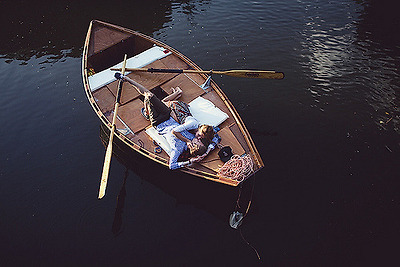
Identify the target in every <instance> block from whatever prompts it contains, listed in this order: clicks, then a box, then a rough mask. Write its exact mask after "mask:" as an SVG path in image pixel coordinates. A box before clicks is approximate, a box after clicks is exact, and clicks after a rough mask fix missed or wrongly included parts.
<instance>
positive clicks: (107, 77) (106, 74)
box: [89, 46, 171, 92]
mask: <svg viewBox="0 0 400 267" xmlns="http://www.w3.org/2000/svg"><path fill="white" fill-rule="evenodd" d="M170 54H171V52H169V51H168V50H166V49H165V48H162V47H159V46H153V47H152V48H150V49H147V50H146V51H144V52H142V53H140V54H138V55H136V56H134V57H131V58H129V59H127V61H126V67H127V68H142V67H144V66H146V65H148V64H150V63H152V62H154V61H156V60H158V59H162V58H164V57H166V56H168V55H170ZM122 64H123V62H120V63H118V64H116V65H115V66H112V67H111V68H122ZM111 68H108V69H106V70H103V71H100V72H98V73H95V74H93V75H91V76H89V85H90V89H91V90H92V92H93V91H95V90H97V89H99V88H101V87H103V86H105V85H107V84H109V83H111V82H113V81H115V80H116V79H115V77H114V74H115V71H112V70H110V69H111ZM129 73H130V72H125V74H129Z"/></svg>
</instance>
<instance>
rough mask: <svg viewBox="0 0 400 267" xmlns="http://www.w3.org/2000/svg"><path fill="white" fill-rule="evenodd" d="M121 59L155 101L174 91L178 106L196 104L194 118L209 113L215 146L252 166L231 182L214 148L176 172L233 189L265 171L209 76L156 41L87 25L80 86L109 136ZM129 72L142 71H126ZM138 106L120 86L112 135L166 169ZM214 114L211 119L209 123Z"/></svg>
mask: <svg viewBox="0 0 400 267" xmlns="http://www.w3.org/2000/svg"><path fill="white" fill-rule="evenodd" d="M125 54H126V55H127V58H128V60H127V61H126V70H127V71H126V72H125V75H127V76H128V77H130V78H131V79H132V80H134V81H136V82H138V83H140V84H142V85H143V86H145V87H146V88H148V89H150V90H151V91H152V92H154V93H155V94H156V95H157V96H158V97H159V98H163V97H164V96H166V95H168V94H171V93H172V89H171V88H175V87H177V86H179V87H180V88H181V89H182V91H183V92H182V96H181V98H180V100H182V101H184V102H186V103H191V104H190V106H191V107H192V105H193V106H196V103H198V105H199V107H197V108H198V110H196V112H200V115H199V116H203V115H204V114H203V115H202V113H201V112H203V113H204V112H205V113H207V112H208V115H207V114H205V117H206V118H205V121H203V123H206V122H208V121H207V120H211V121H212V122H210V123H207V124H212V123H213V124H216V125H214V126H217V127H218V128H219V129H220V130H219V131H218V135H219V136H220V137H221V142H220V144H221V145H222V146H229V147H230V148H231V149H232V152H233V154H235V155H239V156H241V158H244V157H246V158H247V159H250V162H251V165H252V166H251V172H248V173H246V174H244V176H243V177H241V178H240V179H237V178H233V179H232V177H230V176H226V175H225V174H222V173H221V167H222V166H223V165H224V162H222V161H221V160H220V157H219V156H218V152H219V150H220V149H219V148H216V149H214V150H213V151H212V152H210V154H209V155H208V156H207V157H206V158H205V159H203V160H202V161H201V162H199V163H195V164H193V165H191V166H188V167H184V168H181V169H179V170H181V171H183V172H185V173H189V174H191V175H194V176H198V177H201V178H204V179H208V180H211V181H214V182H218V183H223V184H227V185H231V186H237V185H238V184H240V183H241V182H243V181H244V180H246V179H247V178H248V177H250V176H251V175H252V174H253V173H255V172H257V171H259V170H260V169H261V168H263V167H264V163H263V161H262V159H261V157H260V155H259V153H258V151H257V149H256V147H255V144H254V142H253V140H252V139H251V137H250V134H249V132H248V130H247V129H246V127H245V125H244V123H243V121H242V119H241V118H240V116H239V114H238V112H237V111H236V109H235V108H234V106H233V105H232V103H231V102H230V101H229V100H228V98H227V97H226V95H225V94H224V92H223V91H222V90H221V89H220V88H219V87H218V85H217V84H216V83H215V82H214V81H212V80H211V79H208V77H209V76H208V75H207V74H208V73H202V72H200V71H201V69H200V67H198V66H197V65H196V64H195V63H193V62H192V61H191V60H190V59H188V58H187V57H186V56H184V55H182V54H181V53H179V52H178V51H176V50H175V49H173V48H172V47H170V46H168V45H166V44H163V43H162V42H160V41H157V40H155V39H153V38H151V37H148V36H146V35H143V34H141V33H138V32H136V31H133V30H129V29H126V28H123V27H119V26H115V25H112V24H108V23H104V22H100V21H96V20H95V21H92V22H91V23H90V25H89V30H88V33H87V36H86V41H85V45H84V50H83V58H82V76H83V84H84V88H85V92H86V95H87V97H88V99H89V102H90V104H91V106H92V108H93V109H94V111H95V113H96V114H97V116H98V117H99V118H100V120H101V122H102V123H103V124H104V125H105V126H106V127H107V128H108V129H109V130H110V131H112V130H113V118H114V105H115V103H116V96H117V90H118V83H119V81H117V80H116V79H115V78H114V73H115V71H112V70H111V69H114V68H116V69H118V68H121V66H122V60H123V59H124V55H125ZM132 68H145V70H144V71H143V69H142V71H132V70H131V71H129V70H130V69H132ZM148 69H152V70H154V69H156V70H160V69H162V70H163V69H179V70H188V72H186V71H173V72H171V73H168V72H159V73H152V72H149V71H148ZM207 80H208V81H209V82H210V83H209V84H208V85H209V87H207V86H202V85H203V84H206V85H207V83H206V81H207ZM142 101H143V98H142V97H141V96H140V95H139V93H138V92H137V90H135V88H134V87H132V86H131V85H130V84H128V83H124V85H123V89H122V93H121V98H120V103H119V109H118V112H117V116H116V117H117V119H116V120H115V127H114V129H115V132H114V135H115V136H116V138H118V139H119V140H121V141H122V142H123V143H124V144H125V145H126V146H127V147H128V148H129V149H131V150H134V151H136V152H138V153H139V154H141V155H143V156H145V157H147V158H149V159H151V160H153V161H155V162H158V163H159V164H162V165H164V166H166V167H168V162H169V156H168V144H165V143H164V141H163V140H162V136H161V137H160V136H159V135H158V134H157V131H155V129H154V128H153V127H151V126H150V123H149V121H148V120H146V119H145V118H144V117H143V116H142V114H141V108H142V107H143V102H142ZM215 114H217V115H216V117H213V116H214V115H215ZM207 116H208V117H207ZM195 117H196V115H195ZM202 119H203V118H202ZM160 138H161V139H160ZM111 143H112V142H111ZM159 147H161V148H163V149H159ZM174 171H176V170H174Z"/></svg>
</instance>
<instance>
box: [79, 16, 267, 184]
mask: <svg viewBox="0 0 400 267" xmlns="http://www.w3.org/2000/svg"><path fill="white" fill-rule="evenodd" d="M93 22H94V21H92V22H90V25H89V29H88V32H87V35H86V39H85V44H84V49H83V60H82V74H83V84H84V87H85V93H86V96H87V97H88V100H89V103H90V104H91V106H92V108H93V109H94V110H95V113H96V114H97V116H98V117H99V118H100V120H101V122H102V123H103V124H104V125H105V126H106V127H107V129H108V130H109V131H111V126H112V125H111V122H110V121H109V120H108V119H107V118H106V117H105V116H104V114H103V112H102V111H101V110H100V107H99V106H98V104H97V103H96V101H95V99H94V97H93V94H92V91H91V89H90V85H89V82H88V65H87V64H88V49H89V44H90V38H91V33H92V30H93ZM95 22H96V23H100V24H102V25H105V26H107V27H109V28H112V29H115V30H118V31H120V32H123V33H129V34H131V35H133V36H138V37H140V38H143V39H145V40H147V41H149V42H150V43H153V44H156V45H158V46H160V47H164V48H166V49H168V50H169V51H170V52H172V54H174V55H175V56H177V57H178V58H180V59H181V60H182V61H183V62H185V63H186V64H188V65H189V66H190V67H191V68H193V69H195V70H199V71H201V70H202V69H201V68H200V67H199V66H197V65H196V64H195V63H194V62H192V61H191V60H190V59H189V58H187V57H186V56H185V55H183V54H181V53H180V52H179V51H177V50H175V49H174V48H173V47H170V46H168V45H166V44H164V43H162V42H160V41H158V40H156V39H153V38H151V37H149V36H146V35H144V34H141V33H139V32H136V31H133V30H131V29H127V28H124V27H121V26H116V25H112V24H109V23H105V22H100V21H95ZM199 75H200V76H201V77H203V78H204V79H206V78H207V75H206V74H199ZM211 81H212V88H213V89H214V91H216V93H217V94H218V96H219V97H220V99H221V100H222V101H223V103H224V104H225V105H226V107H227V108H228V110H229V111H230V113H231V114H232V115H233V117H234V121H235V122H236V124H237V126H238V127H239V130H240V132H241V133H242V135H243V137H244V139H245V141H246V143H247V146H248V148H249V150H250V152H251V156H252V157H253V159H255V163H256V164H257V166H258V168H257V169H256V171H258V170H260V169H261V168H262V167H264V163H263V161H262V159H261V157H260V155H259V153H258V151H257V149H256V147H255V144H254V142H253V140H252V138H251V137H250V134H249V132H248V130H247V128H246V127H245V125H244V123H243V121H242V119H241V118H240V116H239V114H238V112H237V111H236V109H235V107H234V106H233V105H232V103H231V102H230V100H229V99H228V98H227V97H226V95H225V93H224V92H223V91H222V90H221V89H220V87H219V86H218V84H216V83H215V82H214V81H213V80H211ZM116 135H117V138H119V139H120V140H121V141H122V142H123V143H124V144H126V145H127V146H128V147H130V148H132V149H133V150H135V151H136V152H138V153H140V154H141V155H143V156H145V157H147V158H149V159H151V160H153V161H156V162H157V163H160V164H162V165H164V166H166V167H168V161H167V160H166V159H164V158H162V157H159V156H157V155H156V154H153V153H150V152H149V151H147V150H145V149H143V148H142V147H141V146H140V145H138V144H136V143H134V142H133V141H132V140H130V139H129V138H127V137H126V136H125V135H123V134H121V133H119V132H118V131H116ZM181 171H183V172H185V173H188V174H191V175H195V176H198V177H201V178H204V179H207V180H212V181H215V182H219V183H223V184H227V185H231V186H237V185H238V184H239V183H240V182H238V181H235V180H229V179H223V178H221V177H218V176H217V174H216V173H215V174H212V173H209V172H205V171H202V170H199V169H196V168H192V167H186V168H182V169H181Z"/></svg>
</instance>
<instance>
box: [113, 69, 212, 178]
mask: <svg viewBox="0 0 400 267" xmlns="http://www.w3.org/2000/svg"><path fill="white" fill-rule="evenodd" d="M115 77H116V78H117V79H122V80H123V81H127V82H129V83H130V84H132V85H133V86H134V87H135V89H136V90H138V92H139V93H140V94H141V95H143V96H144V101H143V104H144V110H145V111H146V114H148V119H149V121H150V123H151V125H152V126H153V127H154V128H156V129H157V131H158V132H159V133H160V134H162V135H163V136H164V137H165V139H166V140H167V142H168V143H169V144H170V146H171V148H172V150H171V155H170V160H169V168H170V169H171V170H174V169H178V168H181V167H185V166H188V165H190V164H192V163H193V162H198V161H200V160H201V159H202V158H201V157H200V156H201V155H203V154H204V153H205V152H206V150H207V148H206V146H205V145H204V144H203V143H202V142H201V140H200V139H199V136H201V133H199V134H198V135H197V137H196V135H193V134H192V133H190V132H188V131H187V130H184V131H181V132H180V135H181V137H182V139H184V140H185V141H183V140H181V139H179V138H178V137H177V136H176V135H175V134H173V132H172V130H173V129H174V128H175V127H177V126H179V123H178V122H177V121H175V120H174V119H173V118H172V117H171V116H170V112H171V110H170V109H169V108H168V107H167V106H166V105H165V104H164V102H163V101H161V100H160V99H158V98H157V96H156V95H154V94H153V93H152V92H150V91H149V90H148V89H147V88H145V87H144V86H142V85H141V84H139V83H137V82H135V81H133V80H132V79H130V78H129V77H127V76H123V75H121V74H120V73H116V74H115ZM173 97H175V96H172V97H171V98H173ZM167 101H168V97H167ZM186 151H188V152H187V153H184V152H186ZM181 154H186V156H187V158H188V160H184V161H178V160H179V159H180V160H182V157H181V158H180V156H181Z"/></svg>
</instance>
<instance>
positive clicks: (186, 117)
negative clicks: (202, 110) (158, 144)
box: [162, 87, 221, 160]
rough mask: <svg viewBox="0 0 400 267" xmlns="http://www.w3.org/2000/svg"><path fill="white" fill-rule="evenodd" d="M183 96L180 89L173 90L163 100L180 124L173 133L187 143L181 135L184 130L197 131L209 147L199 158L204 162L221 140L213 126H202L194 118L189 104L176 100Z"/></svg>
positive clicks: (198, 136)
mask: <svg viewBox="0 0 400 267" xmlns="http://www.w3.org/2000/svg"><path fill="white" fill-rule="evenodd" d="M181 94H182V90H181V89H180V88H179V87H176V88H172V94H171V95H169V96H167V97H165V98H164V99H163V100H162V101H163V102H164V103H165V105H166V106H167V107H169V108H170V110H171V111H172V115H173V116H172V117H173V118H174V119H175V120H176V121H177V122H178V123H179V124H180V125H179V126H177V127H175V128H174V129H173V130H172V133H173V134H174V135H175V136H176V137H178V138H179V139H181V140H182V141H187V140H185V138H184V137H182V135H181V134H180V133H181V132H182V131H184V130H187V131H191V130H197V131H196V137H197V138H199V139H200V140H201V141H202V143H203V144H204V145H205V146H206V147H207V150H206V152H205V153H204V154H203V155H201V156H199V159H200V160H202V159H203V158H204V157H206V156H207V155H208V153H210V151H211V150H213V149H214V148H215V147H216V146H217V145H218V144H219V142H220V141H221V138H220V137H219V135H218V134H217V133H216V132H215V131H214V128H213V127H212V126H210V125H204V124H203V125H200V122H199V121H198V120H197V119H196V118H195V117H193V116H192V114H191V112H190V109H189V105H188V104H187V103H185V102H183V101H180V100H176V99H178V98H179V97H180V96H181Z"/></svg>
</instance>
